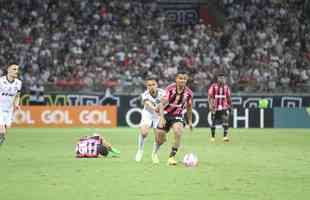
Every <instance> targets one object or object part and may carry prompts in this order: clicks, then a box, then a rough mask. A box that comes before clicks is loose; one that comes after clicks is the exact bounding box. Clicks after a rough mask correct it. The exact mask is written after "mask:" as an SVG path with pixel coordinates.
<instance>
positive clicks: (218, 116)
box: [211, 109, 230, 125]
mask: <svg viewBox="0 0 310 200" xmlns="http://www.w3.org/2000/svg"><path fill="white" fill-rule="evenodd" d="M229 112H230V111H229V109H225V110H219V111H215V113H212V115H211V119H212V124H213V125H217V124H222V123H223V117H224V116H225V117H226V116H228V115H229Z"/></svg>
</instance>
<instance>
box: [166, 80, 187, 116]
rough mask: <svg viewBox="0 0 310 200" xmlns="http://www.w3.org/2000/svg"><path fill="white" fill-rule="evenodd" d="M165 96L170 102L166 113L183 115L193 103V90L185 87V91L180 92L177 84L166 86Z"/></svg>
mask: <svg viewBox="0 0 310 200" xmlns="http://www.w3.org/2000/svg"><path fill="white" fill-rule="evenodd" d="M164 98H165V99H166V100H167V101H168V102H169V103H168V105H167V106H166V107H165V109H164V112H165V114H169V115H171V116H182V115H183V111H184V110H185V109H186V107H187V106H188V105H191V104H192V100H193V92H192V90H191V89H189V88H188V87H185V88H184V90H183V92H182V93H180V94H178V93H177V86H176V84H175V83H173V84H171V85H169V86H168V87H167V88H166V90H165V96H164Z"/></svg>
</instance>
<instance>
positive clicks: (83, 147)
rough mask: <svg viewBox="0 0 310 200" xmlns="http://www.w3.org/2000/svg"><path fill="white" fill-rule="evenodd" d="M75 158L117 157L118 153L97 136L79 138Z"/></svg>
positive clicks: (102, 138)
mask: <svg viewBox="0 0 310 200" xmlns="http://www.w3.org/2000/svg"><path fill="white" fill-rule="evenodd" d="M75 154H76V157H77V158H98V157H99V156H108V155H110V156H112V157H119V156H120V151H119V150H118V149H116V148H114V147H113V146H112V145H111V144H110V143H108V142H107V140H105V139H104V137H102V136H101V135H99V134H94V135H93V136H83V137H81V138H80V139H79V140H78V142H77V144H76V146H75Z"/></svg>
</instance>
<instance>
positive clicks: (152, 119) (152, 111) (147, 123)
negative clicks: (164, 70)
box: [135, 78, 165, 163]
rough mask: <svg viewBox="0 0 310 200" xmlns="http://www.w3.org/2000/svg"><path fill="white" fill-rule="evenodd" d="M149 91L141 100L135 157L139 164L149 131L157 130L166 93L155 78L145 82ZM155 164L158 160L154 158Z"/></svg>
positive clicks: (142, 95)
mask: <svg viewBox="0 0 310 200" xmlns="http://www.w3.org/2000/svg"><path fill="white" fill-rule="evenodd" d="M145 84H146V88H147V90H146V91H145V92H144V93H143V94H141V99H142V103H143V110H142V118H141V123H140V133H139V137H138V151H137V154H136V157H135V160H136V161H137V162H140V161H141V159H142V156H143V150H144V141H145V138H146V137H147V135H148V133H149V129H150V128H153V129H154V130H155V128H157V125H158V123H159V114H158V113H159V108H158V105H159V102H160V99H161V98H162V97H163V96H164V93H165V91H164V90H163V89H159V88H158V86H157V81H156V79H155V78H148V79H146V81H145ZM152 159H153V162H154V163H157V162H158V159H157V160H156V158H154V157H153V154H152Z"/></svg>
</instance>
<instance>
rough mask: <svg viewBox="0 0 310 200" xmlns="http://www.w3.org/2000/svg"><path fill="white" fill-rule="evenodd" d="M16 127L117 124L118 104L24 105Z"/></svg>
mask: <svg viewBox="0 0 310 200" xmlns="http://www.w3.org/2000/svg"><path fill="white" fill-rule="evenodd" d="M13 126H14V127H31V128H32V127H33V128H67V127H94V128H106V127H116V126H117V107H116V106H22V107H21V110H19V111H16V112H15V114H14V121H13Z"/></svg>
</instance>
